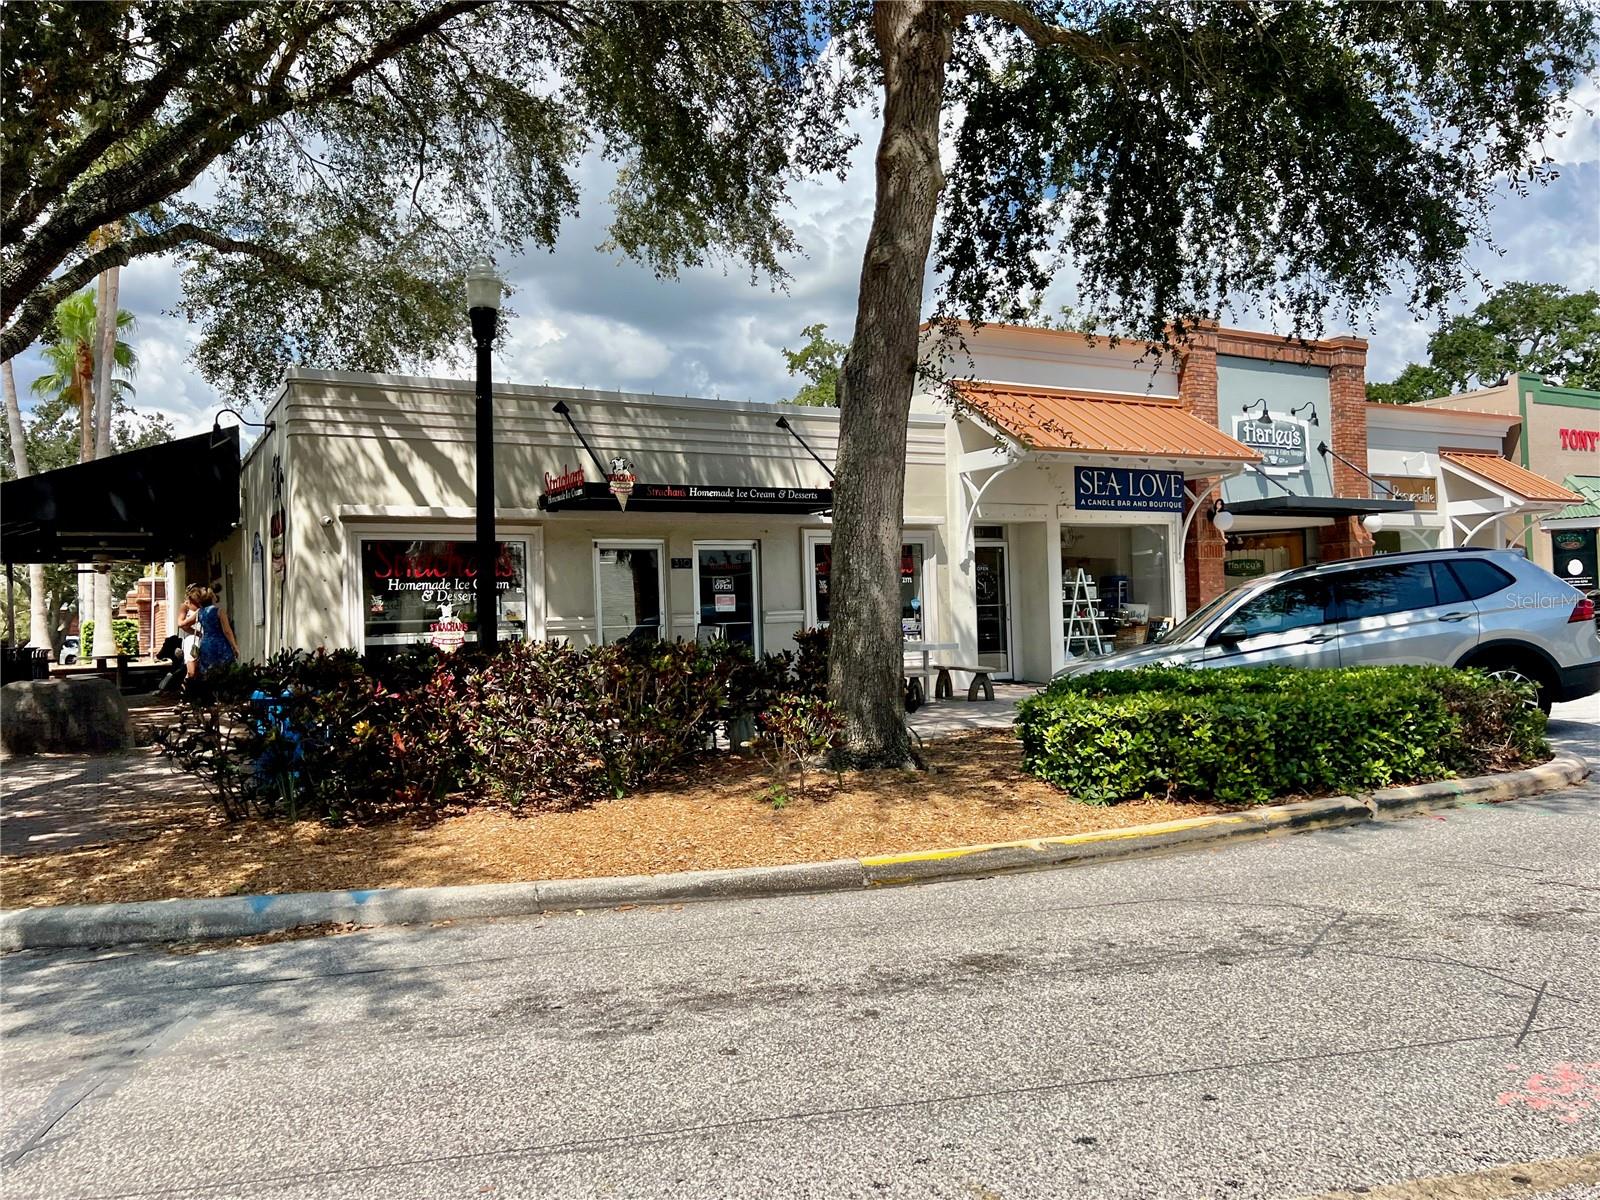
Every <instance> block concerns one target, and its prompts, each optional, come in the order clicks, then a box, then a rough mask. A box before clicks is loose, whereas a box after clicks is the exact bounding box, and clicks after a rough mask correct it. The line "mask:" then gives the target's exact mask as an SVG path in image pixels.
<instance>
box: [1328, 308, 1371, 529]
mask: <svg viewBox="0 0 1600 1200" xmlns="http://www.w3.org/2000/svg"><path fill="white" fill-rule="evenodd" d="M1323 345H1325V346H1327V347H1328V349H1329V350H1330V351H1332V357H1333V361H1332V362H1331V363H1330V364H1329V366H1328V399H1329V408H1330V409H1331V410H1332V412H1333V430H1332V435H1331V436H1330V437H1329V438H1328V445H1329V446H1331V447H1332V448H1333V449H1334V450H1335V451H1336V452H1337V453H1338V454H1339V455H1340V456H1341V457H1343V458H1346V459H1348V460H1349V461H1350V462H1352V463H1354V464H1355V465H1356V466H1357V467H1360V468H1361V471H1365V470H1366V469H1367V343H1366V342H1365V341H1363V340H1362V339H1361V338H1353V337H1343V338H1330V339H1329V340H1328V341H1326V342H1324V343H1323ZM1332 467H1333V494H1334V495H1335V496H1341V497H1345V498H1348V499H1365V498H1366V497H1368V496H1370V495H1372V484H1371V483H1370V482H1369V481H1368V480H1367V479H1366V477H1365V476H1363V475H1362V474H1361V471H1357V470H1354V469H1352V468H1351V467H1347V466H1346V465H1345V464H1344V463H1342V462H1340V461H1339V459H1337V458H1335V459H1333V460H1332ZM1320 543H1321V547H1322V557H1323V558H1324V559H1333V558H1365V557H1367V556H1368V555H1370V554H1371V553H1372V535H1371V534H1370V533H1368V532H1367V531H1366V529H1365V528H1364V527H1363V526H1362V524H1361V519H1360V518H1359V517H1341V518H1339V519H1338V520H1337V521H1335V522H1334V523H1333V525H1332V526H1331V527H1329V528H1327V529H1324V530H1322V531H1321V538H1320Z"/></svg>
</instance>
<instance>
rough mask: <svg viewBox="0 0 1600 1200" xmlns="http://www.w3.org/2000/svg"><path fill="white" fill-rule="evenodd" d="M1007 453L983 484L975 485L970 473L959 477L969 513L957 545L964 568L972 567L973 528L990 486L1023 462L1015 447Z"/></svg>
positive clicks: (991, 469) (1007, 448)
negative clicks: (984, 495) (965, 495)
mask: <svg viewBox="0 0 1600 1200" xmlns="http://www.w3.org/2000/svg"><path fill="white" fill-rule="evenodd" d="M1005 451H1006V457H1005V461H1004V462H1002V463H1000V464H999V465H997V466H994V467H991V468H989V471H990V473H989V476H988V478H987V479H985V480H984V481H983V482H982V483H974V482H973V481H972V473H971V472H969V471H962V472H961V473H960V475H959V476H958V478H959V479H960V480H961V486H962V488H963V489H965V491H966V494H967V511H966V514H965V516H964V517H963V518H962V522H961V541H960V542H959V543H957V544H958V545H959V546H960V547H961V555H962V558H961V565H962V566H963V567H967V566H971V565H972V557H973V549H972V527H973V525H975V524H976V523H977V520H978V506H979V505H980V504H982V503H983V494H984V493H985V492H987V491H988V490H989V485H990V484H992V483H993V482H994V481H995V480H996V479H999V478H1000V476H1002V475H1004V474H1005V473H1006V472H1007V471H1010V470H1011V469H1012V468H1014V467H1016V466H1018V465H1019V464H1020V463H1021V462H1022V456H1021V455H1020V454H1019V453H1017V452H1016V450H1015V449H1014V448H1013V447H1010V446H1007V447H1005Z"/></svg>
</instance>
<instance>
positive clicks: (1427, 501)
mask: <svg viewBox="0 0 1600 1200" xmlns="http://www.w3.org/2000/svg"><path fill="white" fill-rule="evenodd" d="M1372 478H1373V479H1374V480H1375V481H1376V482H1378V483H1381V484H1383V487H1382V488H1373V489H1372V498H1373V499H1374V500H1389V499H1394V500H1409V501H1411V503H1412V504H1414V505H1416V508H1417V511H1418V512H1433V511H1435V510H1436V509H1437V508H1438V507H1439V485H1438V482H1437V481H1436V480H1435V479H1434V478H1433V477H1432V476H1431V475H1429V476H1417V475H1374V476H1373V477H1372ZM1383 488H1388V489H1389V490H1388V491H1387V492H1386V491H1384V490H1383Z"/></svg>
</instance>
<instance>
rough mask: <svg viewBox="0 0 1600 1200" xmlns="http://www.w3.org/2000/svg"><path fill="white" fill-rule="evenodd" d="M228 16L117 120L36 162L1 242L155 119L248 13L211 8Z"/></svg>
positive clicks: (148, 84)
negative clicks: (66, 184)
mask: <svg viewBox="0 0 1600 1200" xmlns="http://www.w3.org/2000/svg"><path fill="white" fill-rule="evenodd" d="M207 11H208V15H209V14H211V13H216V14H219V15H221V16H223V17H224V18H225V19H224V20H223V21H222V23H221V24H219V25H215V26H211V25H208V26H207V27H206V28H205V29H203V30H201V31H199V32H197V34H196V36H195V37H194V39H193V40H192V41H191V42H190V43H189V44H188V45H187V46H186V47H185V48H184V50H183V52H182V53H179V54H176V55H174V56H173V57H172V58H170V59H169V60H168V61H167V62H166V63H164V64H162V66H161V67H160V69H159V70H157V71H156V72H155V73H154V74H152V75H151V76H150V78H149V79H147V80H146V81H145V82H144V84H143V86H142V87H140V89H139V92H138V95H137V96H136V97H135V98H134V100H133V103H132V104H130V105H129V106H128V108H127V109H126V110H124V111H123V112H122V113H120V114H118V115H117V117H116V118H115V119H114V120H106V121H103V122H101V123H100V124H99V125H96V126H94V127H92V128H90V129H89V131H88V132H87V133H86V134H85V135H84V136H83V138H82V139H81V140H80V141H78V142H77V144H76V145H74V146H72V147H71V148H69V149H68V150H66V151H65V152H64V153H62V154H61V155H59V156H57V157H56V159H55V160H54V161H53V162H47V163H45V164H38V163H36V164H35V165H34V180H33V185H32V186H31V187H28V188H24V189H22V190H21V191H19V192H18V193H17V194H16V196H15V197H14V198H13V199H12V201H11V202H10V203H8V204H7V205H6V216H5V223H4V226H3V227H0V240H3V241H4V242H5V243H6V244H8V245H9V244H11V243H12V242H15V241H16V240H17V239H18V238H20V237H21V236H22V235H23V233H24V232H25V231H26V230H27V227H28V225H29V224H30V223H32V221H33V219H34V218H35V217H37V216H38V215H39V214H40V213H41V212H43V211H44V210H45V208H46V206H48V204H49V203H50V201H51V200H52V199H53V198H55V197H57V196H59V195H60V194H61V192H62V191H63V190H64V188H63V187H62V181H63V180H66V181H71V180H74V179H77V178H78V177H79V176H81V175H82V174H83V173H84V172H85V171H87V170H88V169H89V168H91V167H93V166H94V164H95V163H96V162H98V161H99V159H100V156H101V155H102V154H104V153H105V152H106V151H107V150H109V149H110V148H111V147H112V146H113V145H115V144H116V143H117V142H119V141H121V140H122V139H124V138H126V137H131V136H132V135H133V134H135V133H137V132H138V130H139V128H140V126H142V125H143V124H144V123H145V122H146V121H148V120H149V119H150V118H151V117H153V116H154V115H155V114H156V112H157V111H158V110H159V109H160V108H161V106H162V105H163V104H165V103H166V101H167V98H168V97H169V96H170V95H172V93H173V90H174V89H175V88H176V87H177V86H178V85H179V84H180V83H181V82H182V81H183V80H184V78H186V77H187V75H188V74H189V71H190V70H191V69H192V68H193V67H195V66H197V65H199V64H200V63H201V62H203V61H205V58H206V56H207V55H208V54H210V53H212V52H213V51H214V50H215V48H216V39H217V38H219V37H220V36H221V35H222V34H223V33H224V32H226V31H227V29H228V27H229V26H231V25H234V24H237V23H238V21H239V20H240V17H241V16H242V13H240V12H238V11H236V10H235V11H232V12H230V11H229V10H228V9H226V8H224V7H223V6H221V5H216V6H213V8H211V9H209V10H207Z"/></svg>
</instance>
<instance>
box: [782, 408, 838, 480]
mask: <svg viewBox="0 0 1600 1200" xmlns="http://www.w3.org/2000/svg"><path fill="white" fill-rule="evenodd" d="M778 428H779V429H781V430H783V431H784V432H785V433H787V434H788V435H789V436H790V437H792V438H793V439H794V440H795V441H797V442H799V443H800V445H801V446H802V447H803V448H804V449H805V452H806V453H807V454H809V455H811V457H812V458H814V459H816V460H817V466H819V467H821V468H822V469H823V470H824V471H826V472H827V473H828V479H829V480H830V481H831V480H832V479H833V468H832V467H830V466H829V465H828V464H827V463H825V462H823V461H822V455H820V454H818V453H817V452H816V451H815V450H813V449H812V448H811V444H810V443H809V442H807V441H806V440H805V438H803V437H801V436H800V431H799V430H798V429H796V428H795V427H794V426H793V425H791V424H789V418H788V417H779V418H778Z"/></svg>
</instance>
